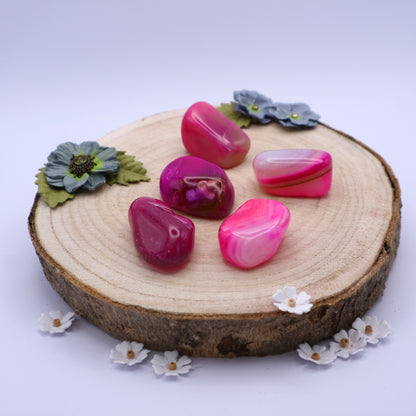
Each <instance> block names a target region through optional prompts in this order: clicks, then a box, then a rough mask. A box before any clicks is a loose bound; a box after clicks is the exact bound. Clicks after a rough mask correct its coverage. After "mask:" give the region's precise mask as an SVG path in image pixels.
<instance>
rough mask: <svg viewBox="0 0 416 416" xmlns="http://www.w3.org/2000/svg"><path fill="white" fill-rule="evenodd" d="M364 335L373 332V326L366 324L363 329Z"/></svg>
mask: <svg viewBox="0 0 416 416" xmlns="http://www.w3.org/2000/svg"><path fill="white" fill-rule="evenodd" d="M364 332H365V334H366V335H370V334H372V333H373V327H372V326H371V325H367V326H366V327H365V330H364Z"/></svg>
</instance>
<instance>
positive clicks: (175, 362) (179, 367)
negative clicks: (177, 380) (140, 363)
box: [151, 351, 192, 376]
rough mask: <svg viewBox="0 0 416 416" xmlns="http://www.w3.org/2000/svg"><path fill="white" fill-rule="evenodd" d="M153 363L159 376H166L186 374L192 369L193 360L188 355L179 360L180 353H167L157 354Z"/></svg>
mask: <svg viewBox="0 0 416 416" xmlns="http://www.w3.org/2000/svg"><path fill="white" fill-rule="evenodd" d="M151 363H152V366H153V369H154V370H155V373H156V374H157V375H162V374H164V375H165V376H178V375H180V374H186V373H188V372H189V370H190V369H191V368H192V366H191V365H190V363H191V359H190V358H189V357H187V356H186V355H183V356H182V357H179V358H178V351H165V353H164V354H163V355H161V354H155V355H154V357H153V358H152V361H151Z"/></svg>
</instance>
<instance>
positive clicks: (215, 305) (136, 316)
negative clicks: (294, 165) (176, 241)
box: [29, 110, 400, 357]
mask: <svg viewBox="0 0 416 416" xmlns="http://www.w3.org/2000/svg"><path fill="white" fill-rule="evenodd" d="M183 114H184V111H182V110H178V111H173V112H169V113H164V114H160V115H156V116H153V117H149V118H146V119H144V120H141V121H138V122H135V123H132V124H130V125H128V126H126V127H122V128H120V129H118V130H116V131H113V132H111V133H110V134H108V135H106V136H105V137H104V138H102V139H101V140H100V143H101V144H103V145H107V146H114V147H116V148H117V149H118V150H125V151H127V153H128V154H132V155H135V156H136V159H137V160H140V161H142V162H143V164H144V166H145V167H146V168H147V169H148V175H149V176H150V178H151V181H150V182H147V183H146V182H141V183H138V184H132V185H130V186H128V187H124V186H118V185H113V186H108V185H104V186H102V187H101V188H100V189H99V190H97V191H95V192H92V193H89V192H83V193H80V194H79V195H77V196H76V198H74V199H73V200H71V201H68V202H66V203H65V204H63V205H62V206H59V207H58V208H56V209H54V210H52V209H50V208H49V207H48V206H47V205H46V204H45V202H44V201H43V199H42V198H41V197H39V196H36V198H35V202H34V205H33V208H32V211H31V213H30V217H29V229H30V234H31V237H32V240H33V243H34V246H35V249H36V252H37V254H38V256H39V258H40V261H41V263H42V266H43V268H44V272H45V275H46V277H47V278H48V279H49V281H50V283H51V284H52V286H53V287H54V289H55V290H56V291H57V292H58V293H59V294H60V295H61V296H62V297H63V299H64V300H65V301H66V302H67V303H68V305H70V306H71V307H72V308H73V310H74V311H76V312H77V313H78V314H79V315H81V316H83V317H84V318H86V319H87V320H88V321H90V322H92V323H93V324H95V325H97V326H98V327H100V328H102V329H103V330H104V331H106V332H107V333H109V334H111V335H113V336H114V337H116V338H118V339H120V340H125V339H126V340H136V341H140V342H143V343H144V344H145V346H146V347H147V348H150V349H154V350H162V351H163V350H178V351H179V352H180V353H182V354H188V355H192V356H206V357H233V356H238V355H267V354H276V353H282V352H285V351H288V350H293V349H295V348H296V347H297V346H298V345H299V344H300V343H302V342H309V343H316V342H319V341H320V340H322V339H324V338H326V337H328V336H331V335H333V334H334V333H335V332H337V331H339V330H341V329H343V328H346V329H347V328H349V327H350V326H351V323H352V322H353V320H354V319H355V318H356V317H358V316H362V315H363V314H364V313H365V312H366V311H367V310H368V309H369V308H370V307H371V306H372V305H373V303H374V302H375V300H376V299H377V298H378V297H379V296H380V295H381V294H382V293H383V290H384V287H385V281H386V278H387V275H388V273H389V271H390V268H391V265H392V262H393V260H394V258H395V256H396V251H397V247H398V245H399V233H400V188H399V184H398V182H397V179H396V178H395V176H394V174H393V172H392V170H391V169H390V167H389V166H388V165H387V164H386V162H385V161H384V160H383V159H382V158H381V157H380V156H379V155H377V154H376V153H375V152H373V151H372V150H371V149H369V148H368V147H366V146H364V145H363V144H361V143H359V142H357V141H356V140H354V139H353V138H351V137H349V136H347V135H345V134H343V133H341V132H339V131H336V130H334V129H332V128H330V127H328V126H326V125H323V124H320V125H318V126H317V127H316V128H314V129H307V130H293V129H292V130H291V129H287V128H284V127H282V126H280V125H278V124H277V123H272V124H269V125H267V126H256V125H255V126H251V127H250V128H249V129H247V130H246V132H247V134H248V135H249V137H250V139H251V149H250V152H249V154H248V155H247V158H246V160H245V161H244V162H243V163H242V164H241V165H239V166H237V167H235V168H232V169H229V170H227V174H228V175H229V177H230V179H231V181H232V182H233V184H234V187H235V191H236V201H235V206H234V209H237V208H238V207H239V206H240V205H241V204H242V203H243V202H245V201H246V200H248V199H251V198H276V197H273V196H271V195H267V194H265V193H264V192H263V191H262V190H261V189H260V187H259V185H258V183H257V181H256V178H255V176H254V172H253V170H252V161H253V158H254V156H255V155H256V154H258V153H259V152H261V151H265V150H272V149H283V148H315V149H321V150H325V151H327V152H329V153H331V155H332V158H333V168H334V171H333V185H332V188H331V191H330V192H329V194H328V195H327V196H325V197H322V198H283V197H282V198H277V199H279V200H280V201H281V202H283V203H284V204H285V205H286V206H287V207H288V208H289V210H290V212H291V223H290V225H289V228H288V231H287V233H286V235H285V237H284V239H283V241H282V243H281V245H280V247H279V249H278V251H277V253H276V255H275V256H274V257H273V258H272V259H271V260H270V261H268V262H267V263H265V264H264V265H262V266H260V267H257V268H255V269H252V270H240V269H237V268H235V267H233V266H232V265H230V264H228V263H227V262H226V261H225V260H224V259H223V257H222V256H221V252H220V248H219V244H218V237H217V233H218V228H219V226H220V224H221V221H217V220H207V219H199V218H192V220H193V221H194V223H195V227H196V234H195V248H194V252H193V254H192V256H191V260H190V262H189V263H188V264H187V265H186V266H185V267H184V268H182V269H181V270H180V271H177V272H174V273H165V272H160V271H157V270H155V269H154V268H152V267H151V266H149V265H148V264H147V263H145V262H144V261H143V260H142V259H141V257H140V256H139V255H138V253H137V252H136V249H135V247H134V244H133V240H132V235H131V230H130V226H129V223H128V218H127V213H128V209H129V206H130V204H131V202H132V201H133V200H134V199H136V198H138V197H140V196H150V197H155V198H160V195H159V177H160V174H161V172H162V170H163V168H164V167H165V166H166V165H167V164H168V163H169V162H170V161H172V160H173V159H175V158H177V157H179V156H183V155H185V154H187V153H186V151H185V149H184V147H183V145H182V140H181V133H180V125H181V121H182V116H183ZM284 286H296V288H297V289H298V291H306V292H307V293H308V294H310V295H311V296H312V302H313V304H314V306H313V308H312V310H311V312H309V313H307V314H303V315H294V314H288V313H284V312H280V311H279V310H277V308H276V307H275V306H274V305H273V301H272V299H271V296H272V295H273V294H274V293H275V292H276V290H277V289H279V288H283V287H284Z"/></svg>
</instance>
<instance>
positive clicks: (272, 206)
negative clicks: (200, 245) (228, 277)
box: [218, 199, 290, 269]
mask: <svg viewBox="0 0 416 416" xmlns="http://www.w3.org/2000/svg"><path fill="white" fill-rule="evenodd" d="M289 220H290V212H289V210H288V208H287V207H286V206H285V205H283V204H282V203H281V202H279V201H276V200H273V199H249V200H248V201H246V202H245V203H244V204H243V205H241V207H240V208H238V209H237V211H235V212H234V213H233V214H232V215H230V216H229V217H228V218H226V219H225V220H224V221H223V223H222V224H221V226H220V229H219V230H218V239H219V242H220V248H221V253H222V255H223V256H224V258H225V259H226V260H227V261H229V262H230V263H231V264H233V265H234V266H237V267H240V268H242V269H250V268H252V267H256V266H259V265H260V264H262V263H264V262H265V261H267V260H269V259H270V258H271V257H272V256H273V255H274V254H275V253H276V250H277V248H278V247H279V245H280V242H281V240H282V238H283V236H284V234H285V232H286V229H287V227H288V226H289Z"/></svg>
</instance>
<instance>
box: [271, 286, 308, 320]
mask: <svg viewBox="0 0 416 416" xmlns="http://www.w3.org/2000/svg"><path fill="white" fill-rule="evenodd" d="M272 299H273V300H274V301H275V302H274V305H275V306H277V307H278V308H279V309H280V310H281V311H283V312H289V313H295V314H297V315H302V314H303V313H305V312H309V311H310V310H311V308H312V306H313V304H312V303H309V302H310V300H311V299H312V298H311V296H309V295H308V294H307V293H306V292H300V293H299V295H298V294H297V292H296V287H291V286H285V287H284V288H283V290H281V289H278V290H277V292H276V293H275V294H274V295H273V296H272Z"/></svg>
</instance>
